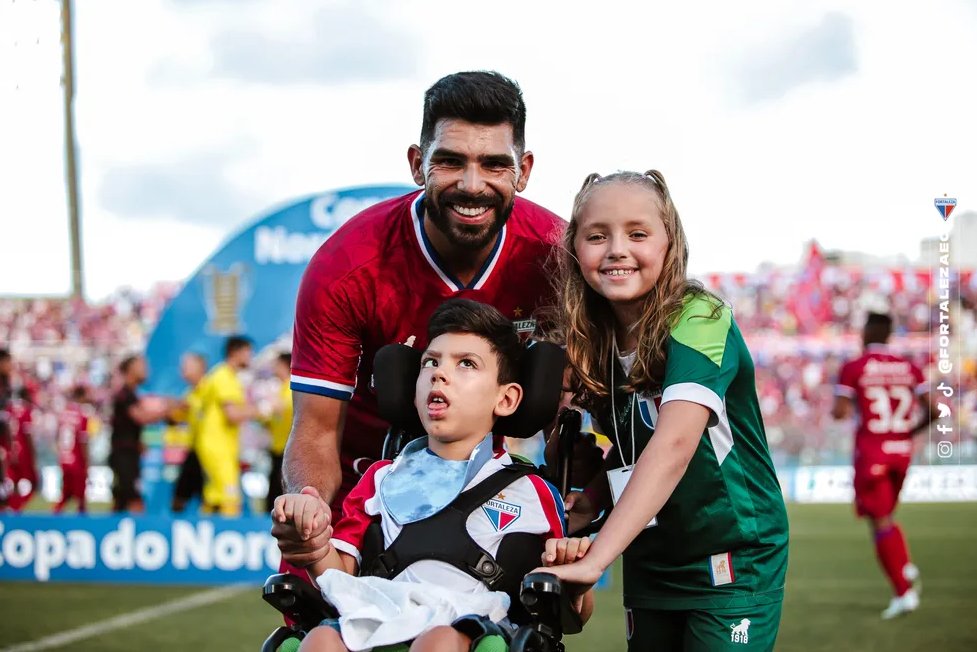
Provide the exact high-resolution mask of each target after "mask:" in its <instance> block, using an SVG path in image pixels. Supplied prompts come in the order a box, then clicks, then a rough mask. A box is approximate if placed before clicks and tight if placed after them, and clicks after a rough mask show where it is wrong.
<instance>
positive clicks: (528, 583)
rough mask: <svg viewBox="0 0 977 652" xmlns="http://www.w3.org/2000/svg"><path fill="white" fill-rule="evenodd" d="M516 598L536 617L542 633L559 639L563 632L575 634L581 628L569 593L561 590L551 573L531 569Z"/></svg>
mask: <svg viewBox="0 0 977 652" xmlns="http://www.w3.org/2000/svg"><path fill="white" fill-rule="evenodd" d="M519 601H520V602H522V604H523V606H524V607H526V611H528V612H529V614H530V615H531V616H532V617H533V618H534V619H535V620H536V621H537V623H538V625H539V629H540V631H541V632H543V633H544V634H547V635H550V636H554V637H555V638H556V639H557V640H559V639H560V638H561V637H562V636H563V635H565V634H577V633H579V632H580V631H581V630H582V629H583V621H582V620H581V619H580V614H578V613H577V612H576V611H574V609H573V606H572V605H571V604H570V596H569V594H568V593H567V592H565V591H564V590H563V585H562V584H561V583H560V579H559V578H558V577H557V576H556V575H553V574H552V573H530V574H529V575H527V576H526V577H525V578H524V579H523V581H522V589H521V590H520V591H519Z"/></svg>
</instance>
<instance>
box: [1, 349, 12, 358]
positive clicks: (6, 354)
mask: <svg viewBox="0 0 977 652" xmlns="http://www.w3.org/2000/svg"><path fill="white" fill-rule="evenodd" d="M9 359H10V351H9V350H8V349H5V348H0V360H9Z"/></svg>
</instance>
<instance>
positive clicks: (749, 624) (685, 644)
mask: <svg viewBox="0 0 977 652" xmlns="http://www.w3.org/2000/svg"><path fill="white" fill-rule="evenodd" d="M781 607H782V603H781V602H775V603H773V604H763V605H754V606H750V607H737V608H732V609H701V610H690V611H666V610H662V609H626V610H625V618H626V619H627V621H626V626H627V637H628V652H766V651H768V650H773V649H774V643H775V642H776V640H777V631H778V630H779V629H780V610H781Z"/></svg>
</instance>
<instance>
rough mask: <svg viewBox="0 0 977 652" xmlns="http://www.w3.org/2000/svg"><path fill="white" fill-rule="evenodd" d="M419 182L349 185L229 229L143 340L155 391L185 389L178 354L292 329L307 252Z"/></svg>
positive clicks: (216, 351) (213, 355)
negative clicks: (239, 228) (237, 337)
mask: <svg viewBox="0 0 977 652" xmlns="http://www.w3.org/2000/svg"><path fill="white" fill-rule="evenodd" d="M414 190H417V188H416V187H415V186H404V185H378V186H362V187H356V188H345V189H342V190H335V191H332V192H327V193H323V194H321V195H315V196H312V197H306V198H305V199H300V200H296V201H293V202H291V203H289V204H287V205H286V206H284V207H281V208H278V209H276V210H274V211H273V212H271V213H270V214H268V215H265V216H264V217H261V218H259V219H257V220H256V221H254V222H253V223H252V224H251V225H250V226H248V227H246V228H245V229H243V230H242V231H240V232H239V233H237V234H235V235H233V236H231V237H230V238H229V239H228V240H227V241H226V242H225V243H224V244H223V245H222V246H221V247H220V248H218V250H217V251H216V252H214V254H213V255H212V256H211V257H210V258H209V259H208V260H207V261H205V262H204V263H203V264H202V265H201V266H200V268H198V270H197V271H196V272H195V273H194V274H193V276H192V277H191V278H190V279H189V280H188V281H187V282H186V285H184V286H183V289H182V290H181V291H180V293H179V294H178V295H177V296H176V297H174V298H173V300H172V301H171V302H170V303H169V305H168V306H167V308H166V310H165V311H164V312H163V315H162V316H161V317H160V320H159V322H158V323H157V325H156V328H155V329H154V330H153V332H152V334H151V335H150V337H149V343H148V344H147V346H146V358H147V360H148V362H149V382H148V383H147V384H146V386H145V387H144V389H145V390H146V391H147V392H149V393H151V394H165V395H177V394H182V393H183V392H184V391H186V385H185V384H184V382H183V380H182V379H181V378H180V372H179V363H180V355H181V354H182V353H184V352H186V351H193V352H195V353H199V354H202V355H204V356H206V358H207V360H208V364H209V365H214V364H216V363H217V362H219V361H220V359H221V357H222V352H221V348H222V345H223V343H224V339H225V338H226V337H227V336H228V335H247V336H249V337H251V338H252V339H253V340H254V342H255V348H256V350H257V351H260V350H261V349H263V348H265V347H266V346H268V345H269V344H272V343H274V342H276V341H277V340H279V339H281V338H287V337H290V336H291V334H292V322H293V320H294V318H295V296H296V294H297V292H298V287H299V281H300V280H301V279H302V273H303V272H305V267H306V265H308V262H309V259H310V258H312V255H313V254H314V253H315V252H316V250H318V248H319V245H321V244H322V243H323V242H324V241H325V240H326V238H328V237H329V236H330V235H332V233H333V232H334V231H335V230H336V229H338V228H339V227H340V226H342V225H343V224H344V223H345V222H346V220H348V219H349V218H350V217H352V216H353V215H355V214H357V213H359V212H360V211H362V210H363V209H365V208H368V207H369V206H372V205H374V204H377V203H379V202H381V201H383V200H385V199H390V198H391V197H397V196H399V195H404V194H407V193H409V192H412V191H414Z"/></svg>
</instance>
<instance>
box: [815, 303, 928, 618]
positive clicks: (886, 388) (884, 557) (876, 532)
mask: <svg viewBox="0 0 977 652" xmlns="http://www.w3.org/2000/svg"><path fill="white" fill-rule="evenodd" d="M891 333H892V318H891V317H890V316H889V315H885V314H879V313H869V315H868V318H867V320H866V322H865V328H864V330H863V333H862V335H863V342H864V344H865V349H864V352H863V353H862V355H861V356H859V357H858V358H855V359H854V360H851V361H849V362H847V363H846V364H845V365H843V366H842V368H841V372H840V373H839V378H838V384H837V387H836V391H835V401H834V406H833V408H832V411H831V414H832V416H833V417H834V418H835V419H847V418H849V417H850V416H851V415H852V413H854V414H855V416H856V418H857V423H858V427H857V430H856V432H855V446H854V466H855V480H854V485H855V509H856V511H857V513H858V515H859V516H862V517H865V518H867V519H869V522H870V524H871V528H872V534H873V536H874V539H875V552H876V555H877V556H878V559H879V563H880V564H881V566H882V570H883V571H884V572H885V575H886V577H888V579H889V582H890V583H891V584H892V590H893V598H892V600H891V602H890V604H889V606H888V608H887V609H886V610H885V611H883V612H882V617H883V618H885V619H889V618H894V617H895V616H899V615H901V614H904V613H907V612H910V611H913V610H914V609H916V608H917V607H918V606H919V591H918V587H917V588H914V587H913V584H914V583H916V582H918V580H919V569H917V568H916V566H915V565H914V564H913V563H912V561H911V560H910V557H909V548H908V546H907V545H906V538H905V536H904V535H903V532H902V529H901V528H900V527H899V524H898V523H896V522H895V520H894V519H893V512H894V511H895V509H896V504H897V503H898V499H899V491H900V489H902V483H903V481H904V480H905V479H906V473H907V471H908V469H909V462H910V459H911V458H912V452H913V441H912V438H913V435H915V434H918V433H921V432H924V431H925V430H926V429H927V426H928V425H929V423H930V422H931V421H932V420H933V416H934V415H935V410H933V409H931V408H930V406H929V402H928V401H924V402H923V405H924V406H925V408H927V410H926V411H927V414H926V415H925V416H924V417H923V419H922V421H920V420H918V419H915V420H914V418H915V414H916V409H915V408H916V406H917V404H918V403H919V402H920V401H919V398H920V395H921V394H926V393H927V391H928V385H927V383H925V381H924V378H923V372H922V371H920V369H919V368H918V367H917V366H916V365H914V364H913V363H912V362H911V361H909V360H907V359H906V358H904V357H902V356H899V355H896V354H895V353H893V352H892V351H891V350H889V348H888V346H887V342H888V340H889V336H890V335H891Z"/></svg>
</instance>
